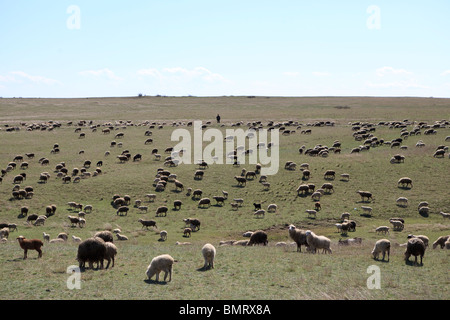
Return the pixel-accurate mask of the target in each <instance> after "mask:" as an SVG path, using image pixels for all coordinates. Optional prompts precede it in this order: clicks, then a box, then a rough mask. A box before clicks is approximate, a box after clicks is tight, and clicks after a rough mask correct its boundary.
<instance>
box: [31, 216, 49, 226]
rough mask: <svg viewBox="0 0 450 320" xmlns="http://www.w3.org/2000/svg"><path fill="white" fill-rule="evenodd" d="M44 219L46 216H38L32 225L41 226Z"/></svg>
mask: <svg viewBox="0 0 450 320" xmlns="http://www.w3.org/2000/svg"><path fill="white" fill-rule="evenodd" d="M45 220H47V217H46V216H39V217H38V218H37V219H36V220H35V221H34V225H35V226H43V225H44V224H45Z"/></svg>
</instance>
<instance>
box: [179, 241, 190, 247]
mask: <svg viewBox="0 0 450 320" xmlns="http://www.w3.org/2000/svg"><path fill="white" fill-rule="evenodd" d="M191 244H192V243H190V242H180V241H177V242H175V245H177V246H190V245H191Z"/></svg>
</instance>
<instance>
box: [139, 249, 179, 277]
mask: <svg viewBox="0 0 450 320" xmlns="http://www.w3.org/2000/svg"><path fill="white" fill-rule="evenodd" d="M174 262H175V260H174V259H173V258H172V257H171V256H170V255H168V254H163V255H159V256H156V257H154V258H153V259H152V261H151V262H150V265H149V266H148V268H147V271H146V272H145V274H146V275H147V277H148V280H151V278H152V277H153V276H154V275H156V278H155V281H156V282H159V274H160V273H161V271H164V281H166V279H167V275H169V282H170V281H172V270H173V263H174Z"/></svg>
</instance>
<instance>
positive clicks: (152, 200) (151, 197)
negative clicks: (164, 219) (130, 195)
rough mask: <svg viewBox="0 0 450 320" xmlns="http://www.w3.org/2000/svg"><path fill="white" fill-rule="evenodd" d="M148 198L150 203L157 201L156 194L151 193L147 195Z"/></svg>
mask: <svg viewBox="0 0 450 320" xmlns="http://www.w3.org/2000/svg"><path fill="white" fill-rule="evenodd" d="M145 196H146V197H147V198H148V201H149V202H155V200H156V194H153V193H150V194H146V195H145Z"/></svg>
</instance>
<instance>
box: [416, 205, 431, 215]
mask: <svg viewBox="0 0 450 320" xmlns="http://www.w3.org/2000/svg"><path fill="white" fill-rule="evenodd" d="M429 212H430V208H429V207H420V208H419V214H420V215H422V216H428V213H429Z"/></svg>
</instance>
